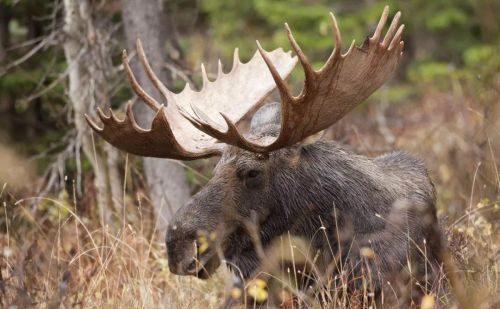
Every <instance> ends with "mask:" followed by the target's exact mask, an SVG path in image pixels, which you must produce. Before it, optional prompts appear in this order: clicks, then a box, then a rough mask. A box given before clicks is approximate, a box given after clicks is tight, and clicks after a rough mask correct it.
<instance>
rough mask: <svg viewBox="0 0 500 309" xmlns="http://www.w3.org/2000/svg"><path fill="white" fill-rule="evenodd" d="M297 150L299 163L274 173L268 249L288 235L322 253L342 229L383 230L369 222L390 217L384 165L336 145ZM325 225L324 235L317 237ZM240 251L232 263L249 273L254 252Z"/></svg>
mask: <svg viewBox="0 0 500 309" xmlns="http://www.w3.org/2000/svg"><path fill="white" fill-rule="evenodd" d="M299 151H301V153H300V158H299V161H298V164H296V165H294V166H293V167H290V168H277V169H276V170H275V171H274V175H273V178H274V181H273V184H272V186H271V191H270V192H272V196H273V203H275V205H274V206H273V207H271V211H270V213H269V216H268V218H267V219H266V220H265V221H264V222H262V223H261V225H260V227H259V228H260V238H261V239H260V240H261V243H262V244H263V246H264V247H266V246H267V245H268V244H270V243H271V241H272V240H273V239H274V238H275V237H278V236H280V235H283V234H286V233H288V232H289V233H291V234H295V235H299V236H300V237H303V238H305V239H306V240H308V241H311V244H312V245H313V248H315V249H319V250H321V249H325V248H326V246H330V245H334V246H335V244H336V242H337V241H336V240H337V236H336V232H337V231H338V230H339V228H340V229H343V230H345V229H350V230H352V232H353V233H370V232H373V231H376V230H380V229H382V228H383V222H381V221H379V220H375V221H374V220H367V219H366V218H367V217H368V216H374V215H375V213H379V214H385V213H387V209H388V207H387V205H389V204H390V203H389V200H390V196H391V194H390V192H387V189H385V188H383V187H382V186H380V185H379V184H380V183H383V182H382V181H381V180H380V179H378V178H377V177H380V176H377V175H380V172H378V170H379V169H380V167H378V166H377V165H376V164H375V163H374V162H373V160H371V159H369V158H367V157H364V156H359V155H356V154H353V153H351V152H348V151H346V150H345V149H344V148H342V147H341V146H340V145H338V144H336V143H334V142H318V143H315V144H312V145H308V146H305V147H303V148H302V149H300V150H299ZM286 159H288V158H286ZM377 172H378V173H377ZM368 203H370V205H368ZM368 209H370V210H369V211H368ZM361 222H363V223H361ZM322 227H323V228H324V230H325V231H326V233H321V235H320V236H315V235H318V231H320V230H321V228H322ZM242 234H244V232H243V231H239V232H238V233H236V234H235V237H237V238H238V239H239V242H240V244H242V247H243V246H244V245H243V244H244V243H246V244H249V243H251V242H250V240H248V242H247V241H241V240H242V237H243V235H242ZM236 235H237V236H236ZM327 237H328V239H327ZM237 251H238V252H233V254H231V255H232V257H233V258H232V260H233V262H234V263H235V264H237V265H238V266H239V267H240V268H241V269H251V268H253V267H252V265H254V264H256V263H258V258H257V256H256V254H255V251H254V250H252V249H251V248H239V249H238V250H237ZM244 274H245V272H244ZM247 275H250V273H248V274H247Z"/></svg>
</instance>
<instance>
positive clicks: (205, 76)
mask: <svg viewBox="0 0 500 309" xmlns="http://www.w3.org/2000/svg"><path fill="white" fill-rule="evenodd" d="M201 77H202V78H203V86H202V89H203V88H205V86H206V85H208V83H209V82H210V80H209V79H208V76H207V71H206V70H205V65H204V64H203V63H202V64H201Z"/></svg>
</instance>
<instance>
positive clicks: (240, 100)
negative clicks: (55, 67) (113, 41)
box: [87, 7, 440, 295]
mask: <svg viewBox="0 0 500 309" xmlns="http://www.w3.org/2000/svg"><path fill="white" fill-rule="evenodd" d="M330 16H331V21H332V29H333V36H334V38H335V42H336V44H335V48H334V49H333V52H332V53H331V55H330V57H329V58H328V60H327V61H326V63H325V64H324V65H323V67H322V68H321V69H319V70H314V69H313V68H312V66H311V65H310V63H309V61H308V59H307V57H306V55H305V54H304V53H303V52H302V50H301V48H300V47H299V45H298V44H297V42H296V40H295V38H294V36H293V35H292V32H291V31H290V28H289V27H288V25H287V24H285V29H286V32H287V35H288V39H289V41H290V44H291V47H292V49H293V51H294V53H295V56H292V54H291V52H290V51H289V52H284V51H283V50H282V49H281V48H278V49H276V50H273V51H271V52H268V51H265V50H264V49H263V48H262V47H261V45H260V44H259V42H258V41H257V46H258V51H257V52H256V53H255V55H254V56H253V58H252V59H251V60H250V61H249V62H247V63H241V62H240V60H239V56H238V50H237V49H236V50H235V53H234V62H233V66H232V69H231V71H230V72H229V73H225V72H224V71H223V69H222V66H221V64H220V61H219V68H218V74H217V78H216V79H215V80H214V81H210V80H209V79H208V77H207V75H206V72H205V68H204V67H203V65H202V77H203V87H202V88H201V90H200V91H195V90H192V89H191V88H190V87H189V85H187V86H186V88H185V89H184V90H183V91H182V92H180V93H173V92H171V91H169V90H168V89H167V88H166V86H165V85H164V84H162V82H161V81H160V80H159V79H158V78H157V76H156V75H155V73H154V72H153V70H152V68H151V67H150V64H149V62H148V60H147V58H146V56H145V54H144V51H143V47H142V45H141V42H140V41H139V40H138V41H137V55H138V58H139V60H140V62H141V63H142V65H143V67H144V69H145V71H146V73H147V75H148V76H149V78H150V80H151V82H152V83H153V85H154V86H155V87H156V89H157V90H158V92H159V94H161V95H162V96H163V98H164V99H165V101H166V103H167V104H166V105H163V104H162V103H160V102H158V101H157V100H156V99H155V98H153V96H151V95H150V94H148V93H146V92H145V91H144V90H143V88H142V87H141V85H139V83H138V82H137V81H136V79H135V77H134V74H133V72H132V70H131V68H130V66H129V60H128V57H127V53H126V51H124V52H123V64H124V68H125V72H126V74H127V78H128V81H129V82H130V85H131V87H132V89H133V90H134V91H135V93H136V94H137V95H138V96H139V97H140V98H141V99H142V100H143V101H144V103H146V104H147V105H148V106H149V107H150V108H151V109H153V110H154V111H155V112H156V115H155V117H154V119H153V120H152V124H151V129H149V130H146V129H143V128H141V127H139V126H138V124H137V123H136V121H135V120H134V115H133V113H132V108H131V104H129V105H128V106H127V112H126V117H125V119H124V120H119V119H118V118H117V117H116V116H115V115H114V114H113V112H112V111H110V114H109V115H106V114H105V113H103V112H102V110H100V109H99V110H98V115H99V118H100V119H101V121H102V123H103V126H102V127H100V126H98V125H97V124H96V123H95V122H93V121H92V120H91V119H90V118H89V117H87V120H88V123H89V124H90V126H91V127H92V128H93V130H94V131H95V132H96V133H97V134H98V135H100V136H101V137H102V138H103V139H104V140H106V141H107V142H109V143H110V144H112V145H114V146H115V147H117V148H119V149H121V150H124V151H126V152H129V153H132V154H135V155H139V156H149V157H159V158H170V159H178V160H195V159H200V158H207V157H211V156H220V157H221V158H220V160H219V162H218V164H217V166H216V167H215V169H214V176H213V177H212V178H211V180H210V181H209V182H208V184H207V185H206V186H205V187H204V188H203V189H201V190H200V191H199V192H198V193H196V194H195V195H194V196H193V197H192V199H191V200H190V201H189V202H188V203H187V204H186V205H184V206H183V207H181V208H180V209H179V210H178V211H177V212H176V213H175V215H174V217H173V218H172V220H171V222H170V224H169V227H168V231H167V235H166V247H167V254H168V263H169V268H170V270H171V272H172V273H174V274H178V275H191V276H197V277H199V278H208V277H210V275H211V274H213V273H214V272H215V270H216V269H217V268H218V267H219V266H220V265H221V262H225V263H226V264H227V265H228V267H229V268H230V269H231V270H233V272H234V274H235V275H236V276H240V277H241V279H243V281H245V280H250V279H252V278H253V276H255V275H256V274H259V269H261V268H262V265H263V262H264V261H263V259H265V257H266V254H267V253H266V250H267V249H268V248H269V247H270V246H271V244H272V243H273V241H274V240H275V239H276V238H277V237H280V236H281V235H296V236H299V237H301V238H303V239H305V240H307V241H308V242H309V243H310V246H309V248H310V250H311V252H313V253H314V254H313V255H315V257H314V264H315V265H314V267H313V268H314V271H315V272H316V277H318V276H319V275H321V274H325V273H327V271H328V269H330V270H331V269H334V268H335V267H333V268H332V265H335V264H338V263H339V261H342V260H344V261H346V260H347V261H350V265H353V271H352V272H351V275H352V276H351V278H354V277H355V276H356V274H359V273H360V271H361V272H363V271H362V270H360V269H361V268H360V267H358V266H356V265H360V264H362V265H366V264H367V265H368V266H370V267H371V269H372V270H371V274H372V275H371V281H370V284H369V286H370V287H371V290H372V292H373V295H379V294H380V292H381V291H382V290H383V287H384V284H385V283H387V282H388V281H390V280H393V279H394V278H395V277H394V276H395V275H396V274H398V273H400V272H401V271H402V269H404V268H405V267H406V268H408V267H409V268H412V270H411V272H412V274H413V275H414V276H415V278H417V281H419V282H420V286H422V285H423V284H422V282H424V280H427V281H429V280H430V279H429V278H428V277H429V274H428V273H430V271H428V267H427V266H428V265H430V266H435V265H438V264H439V248H440V237H439V235H438V232H437V229H436V228H435V225H436V212H435V202H436V198H435V192H434V187H433V184H432V182H431V180H430V178H429V176H428V174H427V171H426V169H425V167H424V165H423V164H422V162H421V161H420V160H418V159H416V158H414V157H412V156H411V155H409V154H407V153H405V152H392V153H389V154H385V155H382V156H379V157H376V158H368V157H365V156H362V155H358V154H354V153H352V152H350V151H349V150H348V149H347V148H345V147H343V146H342V145H339V144H338V143H336V142H333V141H322V140H321V139H320V136H321V132H323V131H324V130H325V129H327V128H329V127H330V126H331V125H333V124H334V123H336V122H337V121H338V120H340V119H341V118H342V117H344V116H345V115H346V114H347V113H348V112H349V111H351V110H352V109H353V108H355V107H356V106H357V105H359V104H360V103H361V102H363V100H365V99H367V98H368V97H369V96H370V95H371V94H372V93H373V92H374V91H375V90H376V89H378V88H379V87H380V86H381V85H382V84H383V83H384V82H385V81H387V80H388V78H389V77H390V76H391V74H392V73H393V71H394V70H395V68H396V67H397V64H398V62H399V60H400V59H401V55H402V50H403V45H404V44H403V41H402V40H401V37H402V33H403V29H404V25H399V22H400V17H401V14H400V12H398V13H396V14H395V15H394V18H393V20H392V22H391V24H390V26H389V27H388V30H387V32H386V34H385V36H383V35H382V32H383V30H384V28H385V25H386V22H387V19H388V16H389V10H388V7H385V9H384V11H383V13H382V15H381V18H380V21H379V22H378V25H377V27H376V29H375V31H374V33H373V35H371V36H370V37H367V39H366V40H365V41H364V43H363V44H362V45H361V46H359V47H358V46H355V45H354V41H353V43H352V44H351V45H350V47H349V48H348V50H347V51H346V52H345V53H342V39H341V33H340V31H339V28H338V26H337V22H336V19H335V16H334V15H333V14H330ZM297 62H300V64H301V66H302V68H303V71H304V79H305V81H304V87H303V89H302V91H301V92H300V94H299V95H298V96H293V95H292V94H291V92H290V90H289V88H288V86H287V84H286V82H285V80H286V78H287V77H288V76H289V74H290V73H291V71H292V69H293V68H294V66H295V64H296V63H297ZM276 89H277V91H278V93H279V96H280V102H279V103H270V104H264V101H265V98H266V97H267V96H268V95H269V94H270V92H271V91H273V90H276ZM251 113H254V115H253V117H252V118H251V122H250V126H249V127H250V128H249V129H248V130H247V132H245V133H243V126H242V125H241V123H242V120H243V119H245V118H247V116H248V115H250V114H251ZM394 218H396V219H394ZM398 218H399V219H398ZM249 223H252V225H253V226H254V229H251V228H249ZM252 231H253V232H252ZM318 231H322V232H321V233H318ZM340 234H342V236H341V235H340ZM346 235H348V237H346ZM254 236H256V237H254ZM256 238H257V240H256ZM257 243H258V244H257ZM257 246H260V247H261V248H260V249H261V250H258V249H259V248H257ZM363 248H365V249H366V248H368V249H369V252H371V253H372V254H370V259H368V262H367V263H358V262H359V261H365V260H367V259H365V258H364V256H363V251H362V250H361V249H363ZM259 252H260V253H259ZM365 253H366V251H365ZM365 255H366V254H365ZM343 263H344V262H343ZM431 268H432V267H431ZM356 269H358V272H356ZM424 269H425V276H426V278H423V277H422V276H424V275H423V273H424ZM365 270H366V269H365ZM336 273H337V274H338V271H332V272H331V274H332V276H333V275H334V274H336ZM365 274H366V272H365ZM419 274H420V275H419ZM353 281H355V280H353ZM360 287H361V284H353V285H350V286H349V289H350V290H356V289H357V288H360Z"/></svg>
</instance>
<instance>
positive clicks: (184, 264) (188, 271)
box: [169, 257, 197, 276]
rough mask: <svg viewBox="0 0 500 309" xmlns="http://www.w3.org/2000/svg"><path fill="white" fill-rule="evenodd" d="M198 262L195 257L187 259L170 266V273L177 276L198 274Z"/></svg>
mask: <svg viewBox="0 0 500 309" xmlns="http://www.w3.org/2000/svg"><path fill="white" fill-rule="evenodd" d="M196 266H197V262H196V259H195V258H194V257H190V258H186V259H183V260H181V261H178V262H177V263H172V264H169V268H170V272H172V273H173V274H176V275H183V276H187V275H194V274H196V272H197V269H196Z"/></svg>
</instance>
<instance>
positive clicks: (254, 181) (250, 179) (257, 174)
mask: <svg viewBox="0 0 500 309" xmlns="http://www.w3.org/2000/svg"><path fill="white" fill-rule="evenodd" d="M261 176H262V172H261V171H259V170H249V171H247V172H246V174H245V178H244V183H245V186H246V187H247V188H248V189H255V188H258V187H260V186H261V184H262V177H261Z"/></svg>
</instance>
